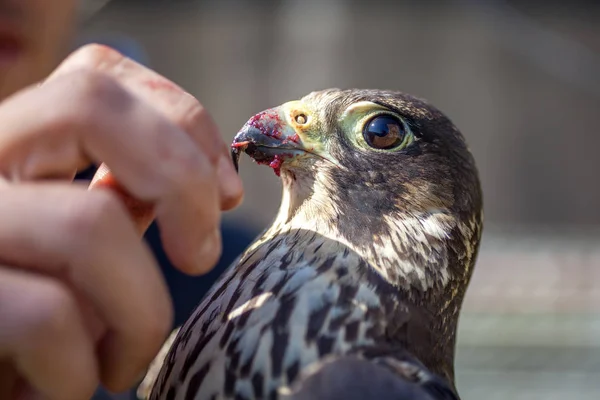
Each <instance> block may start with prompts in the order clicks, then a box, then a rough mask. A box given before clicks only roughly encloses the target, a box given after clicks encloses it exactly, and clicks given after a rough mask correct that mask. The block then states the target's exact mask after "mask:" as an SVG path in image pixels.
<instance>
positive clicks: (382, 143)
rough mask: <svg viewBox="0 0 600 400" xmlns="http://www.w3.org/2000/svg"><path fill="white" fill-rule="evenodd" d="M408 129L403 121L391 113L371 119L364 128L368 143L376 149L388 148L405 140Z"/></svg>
mask: <svg viewBox="0 0 600 400" xmlns="http://www.w3.org/2000/svg"><path fill="white" fill-rule="evenodd" d="M405 135H406V129H405V127H404V124H403V123H402V121H400V120H398V118H396V117H393V116H391V115H380V116H377V117H375V118H373V119H372V120H370V121H369V123H367V124H366V125H365V128H364V130H363V136H364V138H365V141H366V142H367V144H368V145H369V146H371V147H373V148H375V149H380V150H387V149H391V148H394V147H396V146H398V145H400V144H402V142H403V141H404V136H405Z"/></svg>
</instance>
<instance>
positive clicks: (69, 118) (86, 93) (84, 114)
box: [50, 69, 127, 132]
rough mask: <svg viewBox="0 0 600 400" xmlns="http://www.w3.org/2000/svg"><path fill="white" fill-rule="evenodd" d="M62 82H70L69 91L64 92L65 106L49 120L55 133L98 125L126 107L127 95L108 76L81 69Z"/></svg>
mask: <svg viewBox="0 0 600 400" xmlns="http://www.w3.org/2000/svg"><path fill="white" fill-rule="evenodd" d="M63 79H65V80H68V82H69V84H70V90H69V91H68V93H67V92H64V93H63V96H66V98H65V99H64V101H61V102H62V104H64V105H63V106H62V107H60V108H56V112H55V113H54V114H53V120H51V121H50V124H52V125H53V126H54V127H55V129H53V130H54V131H56V132H61V131H66V130H72V129H83V128H89V127H90V126H95V125H97V124H99V123H102V122H103V121H105V120H106V119H107V118H110V114H114V113H115V112H116V110H118V109H123V107H124V101H125V100H126V99H127V96H126V92H125V91H124V90H123V89H122V88H121V87H120V85H119V84H118V83H117V82H116V81H115V80H114V79H113V78H111V77H110V76H108V75H106V74H103V73H101V72H98V71H93V70H89V69H80V70H77V71H74V72H71V73H69V74H68V75H66V76H65V77H63ZM107 114H109V115H107Z"/></svg>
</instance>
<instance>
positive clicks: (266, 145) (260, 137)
mask: <svg viewBox="0 0 600 400" xmlns="http://www.w3.org/2000/svg"><path fill="white" fill-rule="evenodd" d="M288 112H289V107H283V106H280V107H276V108H271V109H268V110H265V111H263V112H261V113H259V114H257V115H255V116H254V117H252V118H250V120H248V122H246V124H244V126H243V127H242V129H241V130H240V131H239V132H238V134H237V135H236V136H235V138H234V139H233V143H232V144H231V157H232V159H233V164H234V166H235V169H236V171H238V165H239V158H240V156H241V153H242V151H243V152H245V153H246V154H247V155H249V156H250V157H251V158H252V159H254V161H256V162H257V163H259V164H267V165H269V166H270V167H271V168H273V170H274V171H275V173H276V174H277V175H278V176H279V172H280V167H281V164H282V163H283V162H284V161H285V160H289V159H291V158H295V157H297V156H298V155H302V154H306V148H305V147H304V143H303V141H302V138H301V136H300V135H299V134H298V132H297V129H296V127H295V126H294V125H296V122H295V121H293V120H292V121H289V118H290V116H288V115H287V114H288ZM292 118H293V117H292ZM238 172H239V171H238Z"/></svg>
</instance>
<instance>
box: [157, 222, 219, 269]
mask: <svg viewBox="0 0 600 400" xmlns="http://www.w3.org/2000/svg"><path fill="white" fill-rule="evenodd" d="M163 244H164V248H165V252H166V253H167V256H168V257H169V260H171V262H172V263H173V265H174V266H175V267H176V268H177V269H178V270H180V271H181V272H183V273H185V274H187V275H192V276H199V275H204V274H207V273H208V272H210V271H211V270H212V269H213V268H214V267H215V265H216V264H217V262H218V261H219V258H220V257H221V251H222V243H221V232H220V230H219V229H218V228H217V229H215V230H213V231H212V232H211V233H210V234H206V235H204V237H203V238H202V239H200V240H198V241H197V242H194V243H190V245H188V246H186V247H183V243H182V242H181V241H180V240H178V238H175V237H173V236H172V235H168V236H167V235H164V236H163Z"/></svg>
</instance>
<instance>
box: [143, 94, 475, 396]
mask: <svg viewBox="0 0 600 400" xmlns="http://www.w3.org/2000/svg"><path fill="white" fill-rule="evenodd" d="M382 116H387V119H385V118H384V119H380V120H376V118H380V117H382ZM390 121H391V122H390ZM394 121H396V122H395V123H394ZM382 132H383V133H382ZM390 135H395V136H390ZM374 145H376V146H375V147H377V146H379V147H381V148H374V147H373V146H374ZM385 146H388V147H389V146H391V148H383V147H385ZM234 150H236V151H241V150H244V151H245V152H246V153H247V154H249V155H250V156H251V157H252V158H254V159H255V160H256V161H258V162H260V163H265V164H269V165H270V166H271V167H273V169H275V170H276V172H277V173H279V172H281V179H282V181H283V185H284V191H283V199H282V204H281V208H280V211H279V214H278V215H277V217H276V219H275V221H274V223H273V225H272V226H271V227H270V228H268V229H267V230H266V231H265V233H264V234H263V235H261V236H260V237H259V238H258V239H257V240H256V241H255V242H254V243H253V244H252V245H251V246H250V247H249V248H248V249H247V251H246V252H245V253H244V254H243V255H241V256H240V258H239V259H238V261H236V262H235V263H234V265H233V266H232V267H231V268H230V269H229V270H228V271H227V272H226V273H225V274H224V275H223V276H222V277H221V279H220V280H219V282H218V283H217V284H216V285H215V286H214V287H213V288H212V290H211V291H210V292H209V293H208V294H207V296H206V298H205V299H204V300H203V301H202V303H201V304H200V305H199V306H198V308H197V310H196V311H195V312H194V314H193V315H192V317H191V318H190V319H189V320H188V321H187V323H186V324H185V325H184V326H183V327H182V328H181V330H180V332H179V333H178V335H177V337H176V339H175V340H174V343H173V346H172V348H171V350H170V352H169V353H168V355H167V356H166V358H165V360H164V365H163V367H162V369H161V371H160V374H159V375H158V378H157V380H156V383H155V385H154V389H153V392H152V395H151V398H152V399H277V398H279V399H283V398H286V399H287V398H289V399H295V400H301V399H309V398H310V399H319V398H327V399H329V398H332V399H337V398H339V399H350V398H367V397H369V398H370V397H371V396H375V397H374V398H378V399H453V398H455V397H454V396H455V394H454V390H455V389H454V366H453V363H454V348H455V332H456V324H457V319H458V314H459V310H460V306H461V303H462V299H463V296H464V293H465V290H466V288H467V285H468V282H469V279H470V276H471V274H472V270H473V266H474V263H475V258H476V254H477V250H478V246H479V238H480V234H481V229H482V200H481V190H480V186H479V181H478V177H477V171H476V168H475V164H474V161H473V159H472V156H471V155H470V153H469V151H468V149H467V146H466V143H465V141H464V139H463V137H462V136H461V134H460V133H459V131H458V130H457V129H456V128H455V127H454V125H452V123H451V122H450V121H449V120H448V119H447V118H446V117H445V116H444V115H443V114H442V113H441V112H439V111H438V110H436V109H435V108H434V107H432V106H430V105H428V104H427V103H426V102H424V101H422V100H419V99H416V98H413V97H411V96H408V95H406V94H402V93H398V92H389V91H377V90H345V91H342V90H336V89H332V90H326V91H321V92H314V93H311V94H309V95H308V96H306V97H304V98H303V99H301V100H299V101H294V102H289V103H286V104H284V105H282V106H280V107H278V108H275V109H271V110H266V111H264V112H262V113H260V114H258V115H257V116H255V117H253V118H252V119H250V120H249V121H248V123H247V124H246V125H245V126H244V128H243V129H242V130H241V131H240V133H239V134H238V135H237V136H236V139H235V141H234Z"/></svg>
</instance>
